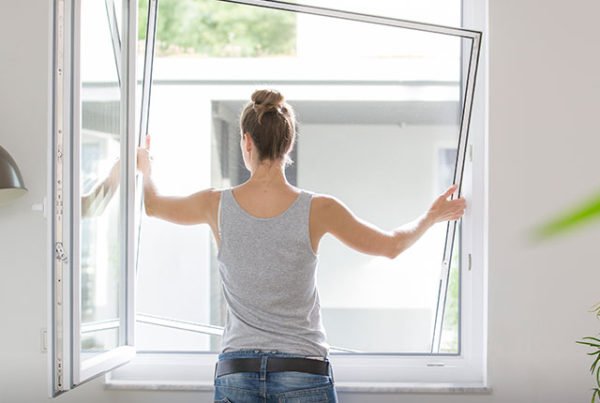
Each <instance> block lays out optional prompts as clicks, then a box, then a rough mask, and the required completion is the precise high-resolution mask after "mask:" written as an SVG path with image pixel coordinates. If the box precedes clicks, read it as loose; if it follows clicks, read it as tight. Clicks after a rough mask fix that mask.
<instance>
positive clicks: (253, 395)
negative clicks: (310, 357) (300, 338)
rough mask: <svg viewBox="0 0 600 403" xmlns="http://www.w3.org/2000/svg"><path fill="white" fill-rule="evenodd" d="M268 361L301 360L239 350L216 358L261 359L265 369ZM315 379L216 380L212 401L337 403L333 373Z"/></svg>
mask: <svg viewBox="0 0 600 403" xmlns="http://www.w3.org/2000/svg"><path fill="white" fill-rule="evenodd" d="M269 357H304V356H301V355H294V354H287V353H280V352H265V351H260V350H241V351H232V352H228V353H221V354H219V360H226V359H232V358H261V359H262V360H263V361H262V362H263V364H262V366H261V367H262V368H266V361H267V360H268V359H269ZM329 368H330V369H329V375H315V374H309V373H305V372H295V371H284V372H266V369H262V370H261V371H260V372H237V373H234V374H227V375H222V376H219V377H215V398H214V401H215V402H218V403H259V402H260V403H309V402H310V403H320V402H323V403H327V402H337V394H336V391H335V387H334V384H333V372H332V371H331V365H330V366H329Z"/></svg>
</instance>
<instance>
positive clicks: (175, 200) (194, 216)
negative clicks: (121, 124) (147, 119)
mask: <svg viewBox="0 0 600 403" xmlns="http://www.w3.org/2000/svg"><path fill="white" fill-rule="evenodd" d="M149 145H150V144H149V139H148V138H147V140H146V147H144V148H139V149H138V152H137V167H138V170H139V171H140V172H141V173H142V174H143V175H144V206H145V210H146V214H148V215H149V216H152V217H156V218H160V219H162V220H166V221H170V222H172V223H176V224H186V225H192V224H210V225H211V226H213V227H214V225H215V224H216V223H215V222H214V221H215V218H216V211H217V209H218V204H219V198H220V192H219V191H217V190H215V189H212V188H211V189H206V190H202V191H199V192H196V193H194V194H191V195H189V196H163V195H161V194H159V193H158V191H157V189H156V186H155V185H154V182H153V181H152V164H151V158H150V155H149V151H148V149H149Z"/></svg>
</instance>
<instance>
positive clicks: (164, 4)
mask: <svg viewBox="0 0 600 403" xmlns="http://www.w3.org/2000/svg"><path fill="white" fill-rule="evenodd" d="M139 7H140V8H139V17H140V20H139V32H138V37H139V38H140V39H142V40H143V39H145V36H146V19H147V9H148V0H140V3H139ZM156 40H157V42H156V52H157V54H159V55H170V54H182V53H193V54H198V55H201V56H206V57H260V56H274V55H293V54H295V50H296V16H295V14H293V13H289V12H283V11H277V10H269V9H264V8H259V7H252V6H244V5H238V4H231V3H224V2H221V1H217V0H160V1H159V12H158V24H157V36H156Z"/></svg>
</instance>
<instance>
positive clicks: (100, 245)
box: [49, 0, 481, 396]
mask: <svg viewBox="0 0 600 403" xmlns="http://www.w3.org/2000/svg"><path fill="white" fill-rule="evenodd" d="M215 2H217V0H215ZM219 3H221V4H223V3H235V4H236V5H237V6H238V7H262V8H268V9H272V10H279V11H280V12H286V13H296V14H298V15H304V16H309V15H310V16H317V17H319V18H326V19H331V21H348V22H352V23H357V27H358V28H357V29H360V26H372V25H379V26H382V27H387V28H390V29H400V30H406V31H411V32H417V33H424V34H431V35H437V36H439V37H443V38H449V39H451V40H456V42H457V43H458V44H459V46H460V48H461V51H462V54H463V61H464V62H463V63H462V64H461V66H462V67H463V71H462V73H461V74H462V77H460V78H459V79H458V80H457V82H460V85H458V86H457V88H458V87H459V88H458V90H457V94H458V95H456V104H457V105H459V107H458V108H456V109H457V115H459V116H458V117H457V118H456V128H457V133H456V141H455V142H454V143H453V144H452V145H451V146H447V145H443V146H441V147H438V148H439V150H437V151H436V153H438V154H437V155H438V157H436V158H438V162H439V163H440V164H441V165H444V164H445V165H444V166H446V165H447V166H451V167H452V168H451V171H450V172H451V174H449V176H450V178H448V180H450V179H452V182H454V183H457V184H459V186H461V188H462V183H463V173H464V165H465V160H466V154H467V153H466V150H467V142H468V133H469V122H470V119H471V111H472V105H473V94H474V88H475V76H476V72H477V64H478V58H479V48H480V42H481V33H480V32H476V31H470V30H464V29H459V28H453V27H448V26H441V25H434V24H426V23H419V22H413V21H408V20H399V19H394V18H388V17H380V16H374V15H366V14H360V13H354V12H349V11H342V10H335V9H327V8H322V7H314V6H308V5H302V4H296V3H285V2H279V1H267V0H239V1H224V2H219ZM147 4H148V10H146V12H147V16H148V18H147V19H146V21H145V24H146V25H145V26H144V27H141V28H142V30H143V31H145V32H146V35H145V54H144V64H143V65H144V70H143V77H141V79H142V80H141V81H142V88H141V91H137V82H136V72H135V70H136V69H135V66H136V42H137V35H138V31H139V29H138V27H137V23H136V21H137V18H138V10H137V1H135V0H105V1H99V0H56V1H55V2H54V21H55V31H54V35H55V37H54V44H55V46H54V103H53V105H54V111H53V112H54V113H53V116H54V121H53V133H52V150H51V156H52V186H51V191H52V194H51V200H53V203H52V206H53V212H52V213H53V214H52V217H53V220H52V228H51V232H52V246H51V250H52V257H51V271H52V272H51V292H50V295H51V318H50V328H51V329H52V332H51V337H52V338H51V342H50V343H49V345H50V346H51V354H50V365H51V368H52V371H51V377H52V379H51V381H50V385H51V386H50V394H51V396H57V395H59V394H61V393H63V392H65V391H68V390H70V389H72V388H74V387H76V386H78V385H79V384H81V383H83V382H86V381H88V380H90V379H93V378H94V377H96V376H98V375H101V374H104V373H106V372H108V371H111V370H112V369H115V368H116V367H119V366H122V365H123V364H126V363H128V362H129V361H130V360H131V359H132V358H133V357H135V340H134V327H135V324H136V321H137V322H138V323H144V324H150V325H153V326H163V327H170V328H175V329H179V330H184V331H191V332H196V333H202V334H206V335H212V336H216V337H218V336H219V335H220V334H221V331H222V328H221V327H219V326H215V323H187V322H185V321H181V320H179V321H178V320H173V319H172V318H164V317H159V316H157V315H152V314H142V313H136V311H135V308H134V290H135V289H136V284H135V282H136V278H137V274H138V273H137V272H138V251H139V248H138V243H139V242H138V241H139V238H138V237H139V234H140V232H141V229H140V228H141V222H142V220H141V204H140V203H141V202H140V200H141V197H140V190H139V188H140V187H139V186H137V187H136V176H135V150H136V147H137V145H139V144H140V143H141V141H142V136H143V135H145V133H146V132H147V129H148V122H149V116H150V107H149V105H150V97H151V91H150V90H151V80H152V66H153V60H154V43H155V40H156V21H157V17H158V12H159V9H158V0H149V1H148V2H147ZM140 12H141V11H140ZM359 24H362V25H360V26H359ZM256 81H257V82H258V81H260V82H263V81H265V80H263V79H261V80H256ZM267 81H268V80H267ZM358 81H360V80H358ZM384 81H385V80H383V81H382V82H384ZM377 85H379V86H381V85H385V83H378V84H377ZM397 85H399V84H398V83H397V82H395V81H393V80H392V81H390V84H389V86H390V87H394V86H397ZM443 85H447V84H443ZM410 86H412V87H413V88H414V87H415V84H414V83H409V84H408V87H410ZM392 89H393V88H392ZM430 90H431V88H429V87H428V88H425V90H424V91H423V92H419V91H412V92H411V91H408V92H409V93H411V94H418V96H422V94H427V91H430ZM246 95H249V93H248V94H246ZM136 97H137V99H136ZM230 101H231V100H230V99H229V100H228V99H215V100H214V103H213V105H220V106H223V105H224V106H225V107H226V106H227V102H230ZM353 101H360V100H356V99H355V100H353ZM442 104H443V102H441V103H440V105H442ZM136 105H137V107H136ZM298 105H299V107H302V103H301V102H300V103H298ZM317 106H318V105H317ZM442 106H443V105H442ZM429 112H431V113H434V112H435V109H431V110H430V111H429ZM416 115H418V114H416ZM215 116H216V115H215ZM420 118H423V117H422V116H421V117H420ZM221 123H223V125H222V126H223V127H225V126H226V125H227V124H229V123H231V124H232V125H233V126H235V122H226V121H223V122H221ZM307 138H308V137H307ZM300 141H303V140H300ZM307 144H309V143H308V141H307V142H306V143H305V145H302V144H300V150H302V147H305V148H304V150H306V149H307V148H306V147H307ZM342 152H343V150H342ZM299 158H302V156H300V157H299ZM301 161H302V160H301ZM440 161H441V162H440ZM300 164H302V162H300ZM303 178H306V176H304V177H303ZM301 179H302V178H301ZM302 180H305V179H302ZM302 180H300V181H299V185H300V186H303V187H304V185H305V183H302ZM306 185H307V186H308V185H309V183H306ZM458 229H459V225H458V224H457V223H449V224H448V225H447V226H446V227H445V234H442V235H441V238H440V242H439V245H438V246H439V262H437V263H436V268H435V269H434V270H436V271H437V272H438V273H439V275H438V274H437V273H436V276H437V277H436V280H435V281H434V283H435V286H432V290H430V293H431V294H432V295H433V294H435V295H436V296H437V298H436V303H435V304H432V305H435V307H434V308H433V310H432V311H433V314H432V315H431V326H430V327H429V328H430V329H431V331H430V332H429V333H428V334H427V336H426V338H427V342H426V343H425V344H424V345H426V346H427V350H428V351H421V352H420V353H428V354H431V355H436V354H440V342H441V339H442V333H443V328H444V317H445V311H446V307H447V295H448V283H449V277H450V271H451V266H453V262H454V261H455V260H457V259H456V257H457V256H458V254H457V253H455V258H454V259H453V252H454V251H456V250H457V248H456V245H457V239H458V233H459V231H458ZM461 237H462V235H461ZM442 241H443V242H442ZM436 259H437V258H436ZM142 269H143V268H142ZM142 271H143V270H142ZM438 280H439V281H438ZM459 316H460V315H459ZM463 320H465V319H464V317H461V319H460V320H459V321H460V323H463V322H462V321H463ZM472 327H473V326H472V325H469V326H468V328H467V329H466V330H472V329H471V328H472ZM465 335H466V336H465ZM469 335H471V333H469V332H467V331H465V332H463V336H465V337H471V336H469ZM461 340H462V339H461ZM470 341H473V340H472V339H471V340H470ZM338 347H339V351H341V352H342V354H341V355H340V356H339V357H337V358H335V360H336V363H335V364H336V365H337V366H338V368H339V371H338V373H337V375H338V379H339V380H343V379H344V378H345V377H346V378H347V380H348V381H349V382H360V381H362V380H364V379H362V378H361V377H362V376H363V375H356V372H353V373H350V372H348V370H346V369H345V368H352V367H357V366H359V367H365V366H373V365H374V366H377V365H378V363H381V362H383V361H385V362H387V364H385V363H384V365H383V366H382V367H381V368H382V371H385V372H382V374H384V375H385V374H389V372H390V371H388V370H387V369H386V368H384V367H385V366H386V365H390V364H389V361H386V360H387V358H386V357H388V358H389V357H390V353H389V352H388V351H385V352H384V353H385V354H386V355H385V357H382V356H381V355H379V356H378V355H377V354H371V355H369V353H378V352H376V351H375V352H372V351H368V352H367V354H357V355H358V356H359V357H354V356H353V354H354V349H353V348H346V347H349V346H346V345H345V344H340V345H339V346H338ZM394 351H397V350H394ZM379 353H380V352H379ZM401 353H402V352H399V353H398V354H396V355H398V356H400V355H401ZM460 353H462V354H469V353H470V349H469V348H466V349H462V350H461V352H460ZM475 356H477V353H475ZM213 358H214V357H211V359H210V360H208V361H211V360H212V359H213ZM353 360H354V361H353ZM382 360H383V361H382ZM411 360H416V358H415V357H412V358H411ZM415 363H416V361H414V362H413V361H411V364H410V365H413V366H414V364H415ZM419 365H420V364H419ZM211 366H212V361H211V365H209V367H211ZM466 366H472V362H471V363H470V364H468V365H466ZM207 368H208V367H207ZM209 372H210V371H206V373H209ZM371 372H372V374H375V375H377V374H379V373H380V372H378V370H375V371H371ZM346 373H347V374H349V375H346ZM375 375H373V377H375ZM377 376H379V375H377ZM384 378H385V376H384ZM374 379H375V378H374ZM382 379H383V378H382ZM440 379H442V378H440Z"/></svg>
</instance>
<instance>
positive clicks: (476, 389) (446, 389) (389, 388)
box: [105, 376, 492, 394]
mask: <svg viewBox="0 0 600 403" xmlns="http://www.w3.org/2000/svg"><path fill="white" fill-rule="evenodd" d="M105 387H106V389H111V390H157V391H207V392H208V391H210V392H212V391H213V384H212V382H201V381H189V382H186V381H168V382H159V381H143V380H114V379H110V377H108V376H107V379H106V381H105ZM336 389H337V391H338V392H342V393H348V392H349V393H352V392H354V393H406V394H411V393H412V394H415V393H434V394H490V393H491V392H492V388H491V387H489V386H485V385H471V384H464V385H461V384H447V383H396V382H381V383H367V382H336Z"/></svg>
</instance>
